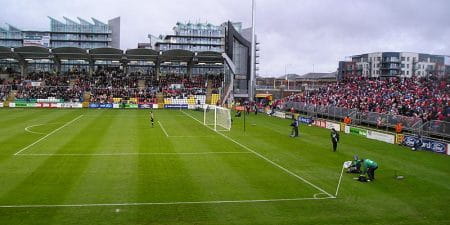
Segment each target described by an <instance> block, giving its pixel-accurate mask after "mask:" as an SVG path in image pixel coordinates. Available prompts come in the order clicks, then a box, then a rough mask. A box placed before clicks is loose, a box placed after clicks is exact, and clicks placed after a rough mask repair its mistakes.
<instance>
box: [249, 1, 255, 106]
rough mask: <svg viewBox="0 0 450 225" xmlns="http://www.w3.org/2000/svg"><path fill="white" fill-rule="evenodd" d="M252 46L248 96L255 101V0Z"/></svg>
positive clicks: (253, 3)
mask: <svg viewBox="0 0 450 225" xmlns="http://www.w3.org/2000/svg"><path fill="white" fill-rule="evenodd" d="M251 39H252V40H251V41H252V43H251V44H252V46H251V53H250V85H249V90H248V94H249V96H248V98H249V100H250V101H253V97H254V95H255V94H254V93H253V92H254V88H255V85H254V83H255V61H256V60H255V56H256V51H255V50H256V43H255V0H252V38H251Z"/></svg>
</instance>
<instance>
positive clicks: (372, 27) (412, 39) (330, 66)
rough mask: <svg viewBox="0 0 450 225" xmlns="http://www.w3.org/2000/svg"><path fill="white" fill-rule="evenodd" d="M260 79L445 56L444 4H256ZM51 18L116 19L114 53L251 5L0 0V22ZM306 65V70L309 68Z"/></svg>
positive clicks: (449, 51) (246, 13)
mask: <svg viewBox="0 0 450 225" xmlns="http://www.w3.org/2000/svg"><path fill="white" fill-rule="evenodd" d="M256 7H257V12H256V32H257V35H258V39H259V41H260V42H261V45H260V49H261V51H260V55H261V58H260V65H259V68H260V71H259V74H260V75H262V76H274V75H276V76H279V75H282V74H284V72H285V69H286V70H287V72H288V73H298V74H304V73H307V72H311V71H312V70H313V68H314V71H315V72H331V71H335V70H336V68H337V66H338V61H339V60H343V59H345V57H346V56H349V55H354V54H362V53H367V52H376V51H409V52H423V53H432V54H441V55H450V0H256ZM47 16H52V17H54V18H56V19H59V20H61V21H63V18H62V17H63V16H66V17H68V18H71V19H74V20H76V17H81V18H85V19H89V18H90V17H95V18H97V19H99V20H101V21H104V22H107V20H108V19H111V18H114V17H117V16H120V17H121V48H122V49H127V48H136V47H137V43H138V42H143V41H147V34H154V35H158V34H168V33H171V32H172V27H173V26H174V25H175V23H176V22H177V21H182V22H186V21H191V22H198V21H200V22H206V21H207V22H210V23H213V24H221V23H222V22H225V21H227V20H230V21H241V22H243V25H244V27H248V26H250V23H251V0H167V1H162V0H160V1H156V0H121V1H117V0H0V24H1V26H4V25H5V23H9V24H12V25H14V26H16V27H18V28H20V29H29V30H37V29H47V30H48V29H49V26H50V25H49V19H48V18H47ZM313 65H314V66H313Z"/></svg>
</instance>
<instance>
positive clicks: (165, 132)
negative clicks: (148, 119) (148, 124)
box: [158, 120, 169, 137]
mask: <svg viewBox="0 0 450 225" xmlns="http://www.w3.org/2000/svg"><path fill="white" fill-rule="evenodd" d="M158 123H159V126H160V127H161V129H162V130H163V131H164V134H165V135H166V137H169V134H167V131H166V129H164V127H163V125H162V124H161V122H159V120H158Z"/></svg>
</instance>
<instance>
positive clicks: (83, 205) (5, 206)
mask: <svg viewBox="0 0 450 225" xmlns="http://www.w3.org/2000/svg"><path fill="white" fill-rule="evenodd" d="M324 199H334V197H323V198H279V199H255V200H223V201H186V202H126V203H97V204H96V203H92V204H59V205H58V204H55V205H0V208H56V207H107V206H145V205H193V204H223V203H257V202H285V201H302V200H324Z"/></svg>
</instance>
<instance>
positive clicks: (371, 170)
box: [361, 159, 378, 181]
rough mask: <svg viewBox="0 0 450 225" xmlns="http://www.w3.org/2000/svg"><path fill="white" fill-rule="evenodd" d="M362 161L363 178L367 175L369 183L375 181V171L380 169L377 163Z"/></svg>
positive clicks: (368, 160) (367, 160)
mask: <svg viewBox="0 0 450 225" xmlns="http://www.w3.org/2000/svg"><path fill="white" fill-rule="evenodd" d="M361 160H362V167H363V169H362V171H361V176H364V175H366V173H367V175H368V176H369V179H368V180H367V181H372V180H375V170H376V169H378V164H377V163H376V162H375V161H372V160H370V159H361Z"/></svg>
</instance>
